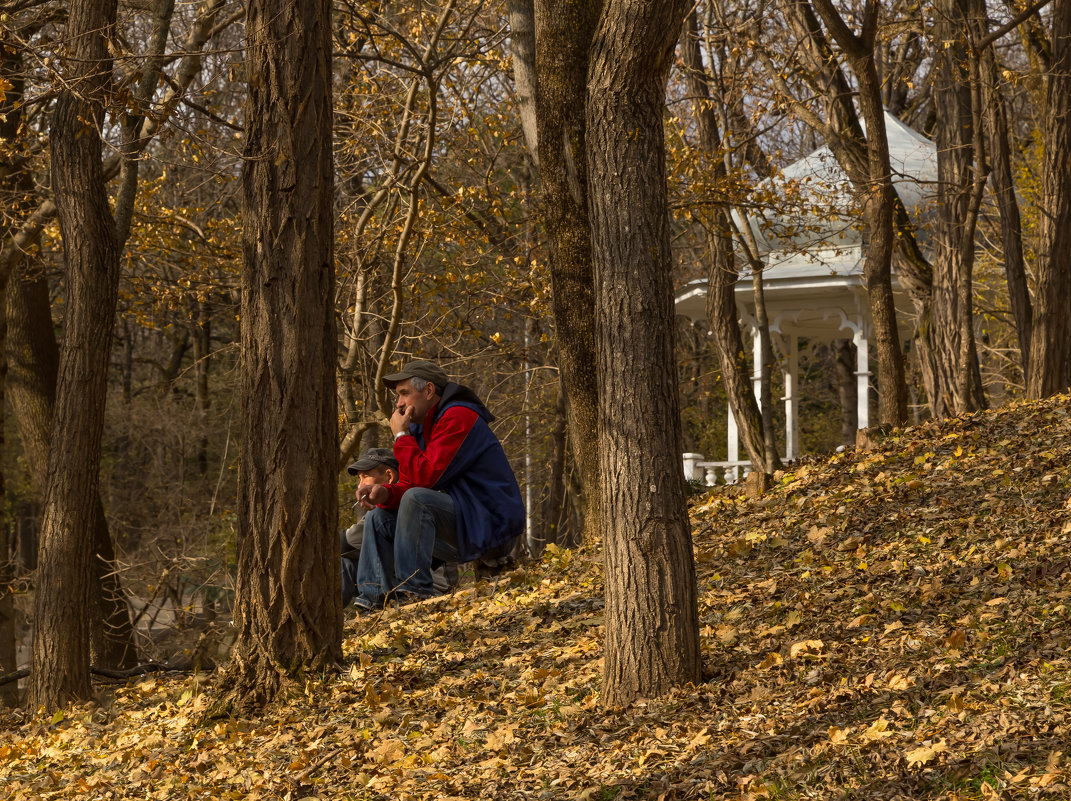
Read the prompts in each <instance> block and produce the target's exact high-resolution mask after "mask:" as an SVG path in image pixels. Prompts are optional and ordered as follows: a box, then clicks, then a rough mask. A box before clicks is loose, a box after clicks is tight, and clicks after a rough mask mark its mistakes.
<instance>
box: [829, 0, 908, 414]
mask: <svg viewBox="0 0 1071 801" xmlns="http://www.w3.org/2000/svg"><path fill="white" fill-rule="evenodd" d="M815 8H816V9H817V10H818V13H819V15H820V16H821V17H822V20H823V22H825V24H826V27H827V28H828V29H829V32H830V34H831V35H832V36H833V39H834V40H835V41H836V42H837V44H838V45H839V46H840V48H841V50H843V51H844V53H845V54H846V55H847V57H848V61H849V63H850V64H851V67H852V71H853V72H854V73H855V77H856V81H857V82H858V85H859V108H860V110H861V112H862V116H863V121H864V122H865V123H866V180H865V182H859V183H862V185H863V188H864V196H865V201H864V216H865V218H866V230H867V243H866V254H865V256H864V262H863V274H864V277H865V278H866V289H867V298H868V299H869V301H870V314H871V318H872V319H873V321H874V340H875V343H876V345H877V359H878V382H879V386H880V389H881V392H880V394H879V396H878V401H879V403H878V416H879V418H880V420H881V422H882V423H883V424H885V425H893V426H895V425H902V424H903V423H904V422H906V420H907V381H906V379H905V377H904V359H903V354H902V352H901V350H900V332H899V329H898V327H897V323H896V306H895V304H894V303H893V291H892V273H891V269H892V254H893V246H894V242H895V239H894V236H893V205H894V203H895V199H896V193H895V190H894V189H893V184H892V167H891V166H890V162H889V139H888V135H887V133H886V131H885V110H884V108H883V106H882V102H881V81H880V79H879V78H878V69H877V60H876V55H875V53H874V43H875V38H876V36H877V31H878V23H879V19H880V15H881V5H880V4H879V3H878V2H876V0H868V2H867V3H866V7H865V10H864V13H863V20H862V30H861V32H860V33H859V34H856V33H854V32H853V31H852V30H851V29H850V28H849V27H848V25H847V24H846V23H845V22H844V20H843V18H842V17H841V16H840V13H839V12H838V11H837V9H836V8H835V7H834V6H833V3H832V2H831V0H815Z"/></svg>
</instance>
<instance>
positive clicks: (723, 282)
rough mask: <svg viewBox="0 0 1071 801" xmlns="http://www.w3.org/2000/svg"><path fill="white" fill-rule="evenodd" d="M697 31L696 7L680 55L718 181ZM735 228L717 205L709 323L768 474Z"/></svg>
mask: <svg viewBox="0 0 1071 801" xmlns="http://www.w3.org/2000/svg"><path fill="white" fill-rule="evenodd" d="M698 36H699V34H698V24H697V22H696V18H695V10H694V9H693V10H692V11H690V12H689V13H688V16H687V18H686V20H685V25H684V35H683V36H682V37H681V58H682V59H683V61H684V67H685V78H686V80H687V82H688V92H689V94H691V96H692V98H693V107H694V112H695V119H696V124H697V128H698V131H699V140H700V143H701V144H702V146H703V150H704V151H705V154H706V155H707V156H708V157H709V158H710V159H711V165H710V168H711V172H712V173H713V177H714V180H715V181H717V180H723V179H725V178H726V169H725V163H724V161H723V160H722V158H721V150H722V141H721V132H720V131H719V130H718V120H717V117H716V116H715V113H714V106H713V102H712V98H711V93H710V85H709V81H708V79H707V78H708V76H707V72H706V69H705V68H704V67H703V61H702V58H701V57H700V52H699V42H698ZM760 152H761V151H760ZM732 231H733V229H732V223H731V222H730V217H729V209H728V208H727V207H726V206H724V205H722V206H718V207H715V209H714V214H713V220H712V222H711V227H710V228H709V229H708V231H707V247H708V250H709V258H708V260H707V308H706V312H707V324H708V325H709V326H710V330H711V332H712V333H713V336H714V344H715V346H716V347H717V351H718V359H719V364H720V366H721V375H722V381H723V382H724V384H725V394H726V397H727V399H728V401H729V408H730V409H732V411H733V417H734V418H735V419H736V424H737V427H738V430H739V432H740V437H741V439H742V440H743V442H744V449H745V450H746V451H747V454H748V458H749V459H750V460H751V464H752V468H753V469H754V470H755V471H756V472H758V473H762V474H767V475H768V474H770V473H772V472H773V471H774V470H775V469H776V467H777V466H778V465H780V460H779V459H777V458H776V456H777V453H776V449H775V450H774V454H773V455H774V457H775V458H774V459H773V460H769V459H768V457H769V453H768V452H767V451H768V449H767V447H766V434H765V431H766V429H765V425H764V423H765V417H764V415H763V414H762V413H761V412H760V411H759V405H758V403H757V401H756V399H755V391H754V389H753V388H752V386H751V377H750V375H748V368H747V360H746V359H745V358H744V353H745V351H744V342H743V338H742V337H741V335H740V320H739V316H738V313H737V309H736V297H735V285H736V282H737V281H738V280H739V273H738V272H737V267H736V257H735V255H734V254H733V243H732V236H733V233H732ZM760 280H761V277H760ZM756 303H758V298H756ZM764 308H765V306H764ZM767 331H768V329H767ZM767 339H768V337H767Z"/></svg>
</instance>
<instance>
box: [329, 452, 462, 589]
mask: <svg viewBox="0 0 1071 801" xmlns="http://www.w3.org/2000/svg"><path fill="white" fill-rule="evenodd" d="M346 472H348V473H349V474H350V475H351V476H357V478H358V483H357V492H358V493H359V492H360V489H361V487H367V486H372V485H374V484H394V483H396V482H397V481H398V478H399V472H398V460H397V459H395V458H394V453H393V452H392V451H391V449H390V448H369V449H368V450H366V451H365V452H364V453H363V454H361V458H359V459H358V460H357V461H356V462H354V463H353V464H351V465H350V466H349V467H347V468H346ZM341 540H342V542H341V547H342V605H343V606H348V605H349V603H350V601H352V600H353V597H354V595H356V587H357V564H358V560H359V558H360V554H361V545H362V543H363V541H364V515H363V514H362V515H361V519H360V520H358V521H357V522H356V523H354V524H353V525H352V526H350V527H349V528H347V529H344V530H343V532H342V536H341ZM457 581H458V569H457V562H443V563H442V564H440V565H438V566H437V567H436V568H435V569H434V570H433V571H432V583H433V584H434V585H435V589H436V590H437V591H438V592H440V593H443V592H447V591H448V590H450V589H452V588H453V587H454V586H455V585H456V584H457Z"/></svg>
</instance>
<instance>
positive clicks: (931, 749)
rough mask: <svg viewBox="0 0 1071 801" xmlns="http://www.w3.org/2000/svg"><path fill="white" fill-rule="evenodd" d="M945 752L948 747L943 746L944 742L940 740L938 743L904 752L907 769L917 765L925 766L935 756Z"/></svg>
mask: <svg viewBox="0 0 1071 801" xmlns="http://www.w3.org/2000/svg"><path fill="white" fill-rule="evenodd" d="M947 750H948V746H947V745H945V743H944V740H941V741H940V742H938V743H933V744H925V745H922V746H920V747H918V748H915V749H912V750H911V751H908V752H906V753H905V754H904V759H906V760H907V765H908V767H909V768H913V767H916V766H917V765H925V764H926V763H927V762H930V761H931V760H933V758H934V757H935V756H937V755H938V754H940V753H943V752H945V751H947Z"/></svg>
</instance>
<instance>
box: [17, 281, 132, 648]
mask: <svg viewBox="0 0 1071 801" xmlns="http://www.w3.org/2000/svg"><path fill="white" fill-rule="evenodd" d="M6 311H7V313H6V315H5V319H6V321H7V326H8V336H7V351H6V352H7V362H8V365H9V369H10V373H9V377H8V396H9V397H10V399H11V408H12V411H13V412H14V413H15V420H16V422H17V424H18V428H19V437H20V438H21V440H22V446H23V452H24V453H25V455H26V464H27V466H28V467H29V470H30V477H31V478H32V479H33V482H34V484H35V485H36V486H37V487H38V489H39V490H40V491H41V493H42V495H43V494H44V490H45V487H46V486H47V480H48V454H49V450H50V448H51V442H52V411H53V408H54V406H55V402H56V374H57V372H58V370H59V346H58V345H57V344H56V338H55V332H54V329H53V326H52V314H51V310H50V308H49V297H48V283H47V281H46V280H45V279H44V278H41V277H39V278H33V279H28V280H20V279H18V278H15V279H12V281H11V284H10V286H9V287H8V291H7V310H6ZM92 532H93V542H92V546H91V547H92V552H93V554H94V556H93V559H92V560H91V564H90V570H91V575H92V578H91V580H90V584H89V594H90V601H89V608H90V618H89V627H90V628H89V642H90V655H91V658H92V661H93V664H94V665H96V666H98V667H111V668H118V669H122V668H128V667H131V666H133V665H135V664H137V658H138V655H137V649H136V647H135V644H134V629H133V626H132V625H131V621H130V607H129V605H128V604H127V601H126V596H125V594H124V593H123V589H122V586H121V584H120V582H119V577H118V574H117V573H116V570H115V551H114V548H113V545H112V537H111V532H109V530H108V521H107V518H106V517H105V516H104V507H103V506H102V505H101V502H100V494H99V492H98V494H97V498H96V499H95V500H94V502H93V528H92Z"/></svg>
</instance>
